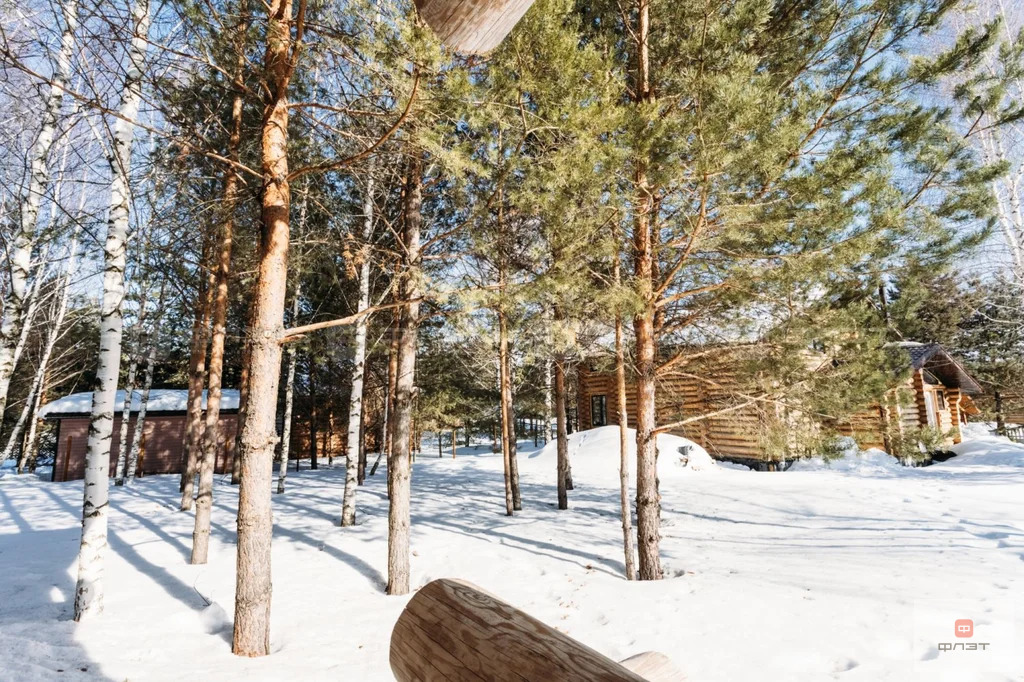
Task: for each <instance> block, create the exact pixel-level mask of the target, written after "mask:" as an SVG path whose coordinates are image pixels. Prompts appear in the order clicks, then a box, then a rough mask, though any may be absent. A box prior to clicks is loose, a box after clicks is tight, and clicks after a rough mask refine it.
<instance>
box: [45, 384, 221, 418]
mask: <svg viewBox="0 0 1024 682" xmlns="http://www.w3.org/2000/svg"><path fill="white" fill-rule="evenodd" d="M124 396H125V392H124V391H118V392H117V396H116V397H115V398H114V405H115V406H116V407H115V409H114V413H115V414H117V413H119V412H121V410H122V409H123V408H124ZM187 403H188V391H187V390H185V389H177V388H154V389H151V390H150V392H149V403H148V404H147V406H146V410H148V411H149V412H184V411H185V410H186V407H187ZM141 404H142V391H132V409H131V411H132V412H138V411H139V407H140V405H141ZM203 409H204V410H205V409H206V391H203ZM220 409H222V410H237V409H238V391H237V390H235V389H230V388H226V389H224V392H223V395H222V396H221V401H220ZM91 411H92V391H85V392H83V393H72V394H71V395H67V396H64V397H63V398H60V399H59V400H54V401H53V402H49V403H47V404H46V405H44V406H43V407H42V408H40V410H39V417H40V418H42V419H47V418H49V419H52V418H56V417H60V416H62V415H68V414H89V413H90V412H91Z"/></svg>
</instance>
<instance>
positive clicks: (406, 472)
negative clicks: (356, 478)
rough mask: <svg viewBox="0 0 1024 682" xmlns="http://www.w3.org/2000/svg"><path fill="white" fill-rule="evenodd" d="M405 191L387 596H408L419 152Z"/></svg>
mask: <svg viewBox="0 0 1024 682" xmlns="http://www.w3.org/2000/svg"><path fill="white" fill-rule="evenodd" d="M406 172H407V174H408V175H407V176H406V186H405V220H404V226H403V234H402V242H403V243H402V246H403V250H404V254H403V255H404V263H405V268H404V270H405V271H404V272H403V273H402V278H401V282H400V284H399V297H400V298H399V300H400V301H401V302H402V321H401V327H400V329H399V334H398V354H397V355H398V357H397V360H398V370H397V373H396V375H395V411H394V427H393V429H392V438H391V445H392V448H393V453H392V455H391V458H390V460H389V461H388V482H389V483H390V488H391V500H390V504H389V505H388V584H387V593H388V594H408V593H409V526H410V523H411V518H410V511H409V499H410V496H411V484H412V470H411V467H410V461H409V460H410V457H411V454H412V453H411V447H410V443H411V439H410V436H411V434H412V428H411V427H412V412H413V397H414V392H415V381H416V350H417V348H416V347H417V331H418V326H419V314H420V304H419V296H420V227H421V225H422V222H423V215H422V213H421V206H422V201H423V196H422V192H423V186H422V182H423V178H422V174H423V170H422V160H421V158H420V152H419V151H418V150H415V151H413V154H412V156H410V158H409V165H408V168H407V171H406Z"/></svg>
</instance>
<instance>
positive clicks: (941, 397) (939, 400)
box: [935, 391, 946, 410]
mask: <svg viewBox="0 0 1024 682" xmlns="http://www.w3.org/2000/svg"><path fill="white" fill-rule="evenodd" d="M935 404H936V405H938V406H939V409H940V410H944V409H946V394H945V393H943V392H942V391H935Z"/></svg>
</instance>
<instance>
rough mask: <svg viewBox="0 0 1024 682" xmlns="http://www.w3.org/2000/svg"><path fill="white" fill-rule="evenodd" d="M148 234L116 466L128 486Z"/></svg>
mask: <svg viewBox="0 0 1024 682" xmlns="http://www.w3.org/2000/svg"><path fill="white" fill-rule="evenodd" d="M143 229H145V231H146V234H145V235H144V236H143V238H142V241H143V243H142V247H141V249H140V250H139V266H138V272H139V274H141V276H140V278H139V279H140V280H141V286H140V287H139V289H140V291H139V314H138V318H137V319H136V320H135V324H134V325H132V330H131V333H130V335H129V337H128V348H129V351H128V354H129V359H128V362H129V364H128V378H127V381H126V382H125V385H124V402H123V403H122V407H121V428H120V429H119V431H120V433H119V437H118V449H117V464H116V465H114V484H115V485H124V472H125V469H126V468H127V463H128V428H129V427H130V426H131V413H132V399H133V398H134V397H135V381H136V377H137V375H138V371H139V362H140V361H141V359H142V348H141V343H142V329H143V326H144V325H145V323H146V312H147V300H146V299H147V294H148V293H149V288H148V286H147V285H148V279H149V278H148V272H147V269H146V265H145V264H146V262H147V258H148V251H149V234H150V229H151V227H150V226H149V225H146V226H145V227H144V228H143Z"/></svg>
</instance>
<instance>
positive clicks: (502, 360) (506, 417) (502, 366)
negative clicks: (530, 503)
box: [498, 307, 515, 516]
mask: <svg viewBox="0 0 1024 682" xmlns="http://www.w3.org/2000/svg"><path fill="white" fill-rule="evenodd" d="M507 355H508V323H507V322H506V320H505V313H504V312H503V311H502V310H501V308H500V307H499V309H498V402H499V411H500V415H501V457H502V461H503V464H504V469H505V515H506V516H512V514H513V513H514V512H515V501H514V500H513V498H512V452H513V447H514V443H515V434H514V431H515V428H514V427H513V426H512V409H511V405H510V403H511V402H512V398H511V395H512V389H511V381H510V380H509V376H508V362H507V360H506V357H505V356H507ZM506 388H507V389H508V390H506ZM510 433H511V434H512V437H511V438H510V437H509V434H510Z"/></svg>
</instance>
